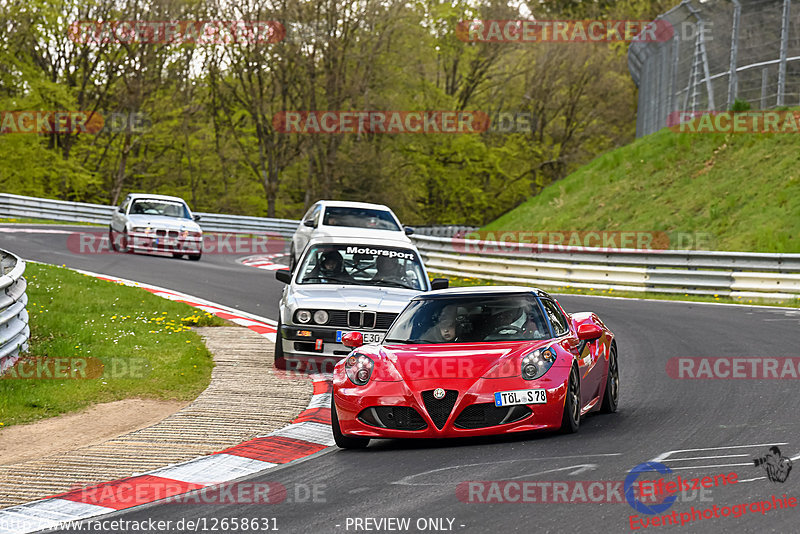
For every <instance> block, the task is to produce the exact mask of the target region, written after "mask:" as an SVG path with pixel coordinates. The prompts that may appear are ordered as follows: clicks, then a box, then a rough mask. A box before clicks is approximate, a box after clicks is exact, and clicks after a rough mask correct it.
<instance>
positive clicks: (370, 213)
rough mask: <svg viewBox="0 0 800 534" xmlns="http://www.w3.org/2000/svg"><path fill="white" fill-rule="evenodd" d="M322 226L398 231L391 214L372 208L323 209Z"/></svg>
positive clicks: (341, 207) (335, 207)
mask: <svg viewBox="0 0 800 534" xmlns="http://www.w3.org/2000/svg"><path fill="white" fill-rule="evenodd" d="M322 224H324V225H326V226H350V227H352V228H369V229H372V230H400V227H399V226H398V225H397V223H396V222H395V220H394V217H392V214H391V213H389V212H388V211H386V210H378V209H372V208H355V207H344V206H328V207H327V208H325V216H324V217H323V220H322Z"/></svg>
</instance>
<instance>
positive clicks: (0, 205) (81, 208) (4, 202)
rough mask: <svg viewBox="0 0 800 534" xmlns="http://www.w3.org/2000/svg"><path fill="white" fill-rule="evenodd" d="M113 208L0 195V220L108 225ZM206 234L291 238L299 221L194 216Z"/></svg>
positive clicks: (205, 215)
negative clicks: (258, 233) (268, 235)
mask: <svg viewBox="0 0 800 534" xmlns="http://www.w3.org/2000/svg"><path fill="white" fill-rule="evenodd" d="M115 209H116V207H114V206H104V205H102V204H88V203H85V202H66V201H63V200H51V199H46V198H36V197H26V196H21V195H9V194H0V217H27V218H33V219H48V220H53V221H64V222H88V223H97V224H108V223H109V221H110V220H111V215H112V214H113V213H114V210H115ZM196 214H197V215H200V217H201V220H200V227H201V228H202V229H203V230H204V231H206V232H238V233H243V232H266V233H273V234H278V235H280V236H281V237H291V235H292V234H293V233H294V231H295V230H296V229H297V225H298V224H299V223H300V221H294V220H291V219H267V218H264V217H246V216H243V215H223V214H219V213H200V212H198V213H196Z"/></svg>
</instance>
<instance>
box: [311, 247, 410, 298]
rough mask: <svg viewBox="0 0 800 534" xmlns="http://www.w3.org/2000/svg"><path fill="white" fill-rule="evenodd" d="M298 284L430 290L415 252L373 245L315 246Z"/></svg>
mask: <svg viewBox="0 0 800 534" xmlns="http://www.w3.org/2000/svg"><path fill="white" fill-rule="evenodd" d="M297 283H299V284H348V285H367V286H386V287H401V288H407V289H416V290H420V291H424V290H425V289H426V287H425V274H424V271H423V270H422V264H421V263H420V259H419V255H418V254H417V253H416V252H415V251H413V250H411V249H406V248H395V247H381V246H373V245H339V244H337V245H332V244H331V245H314V246H312V247H311V248H310V249H309V250H308V252H307V253H306V255H305V257H304V259H303V262H302V264H301V265H300V267H299V271H298V275H297Z"/></svg>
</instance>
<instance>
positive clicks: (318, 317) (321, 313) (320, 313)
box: [314, 310, 328, 324]
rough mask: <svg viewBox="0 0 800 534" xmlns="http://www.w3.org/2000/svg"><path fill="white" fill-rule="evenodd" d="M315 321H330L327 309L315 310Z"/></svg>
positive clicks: (318, 322) (319, 322)
mask: <svg viewBox="0 0 800 534" xmlns="http://www.w3.org/2000/svg"><path fill="white" fill-rule="evenodd" d="M314 322H315V323H317V324H325V323H327V322H328V312H326V311H325V310H317V311H315V312H314Z"/></svg>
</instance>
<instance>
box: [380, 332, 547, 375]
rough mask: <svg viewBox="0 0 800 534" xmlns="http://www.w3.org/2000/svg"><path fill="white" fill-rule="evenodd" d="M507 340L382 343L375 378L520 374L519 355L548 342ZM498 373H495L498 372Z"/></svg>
mask: <svg viewBox="0 0 800 534" xmlns="http://www.w3.org/2000/svg"><path fill="white" fill-rule="evenodd" d="M551 342H552V340H545V341H507V342H502V343H501V342H497V343H485V342H484V343H454V344H441V345H430V344H429V345H392V344H388V345H384V346H382V347H380V349H379V350H378V354H377V356H379V358H377V361H376V362H375V364H376V368H375V373H374V377H375V379H376V380H404V381H405V382H414V381H418V380H433V379H435V380H441V379H465V380H469V381H474V380H476V379H478V378H481V377H483V376H487V375H489V376H494V375H495V374H497V378H499V377H501V376H515V375H518V374H519V373H520V358H521V356H522V355H524V354H527V353H528V352H530V351H532V350H534V349H537V348H539V347H542V346H545V345H547V344H548V343H551ZM498 373H499V374H498Z"/></svg>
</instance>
